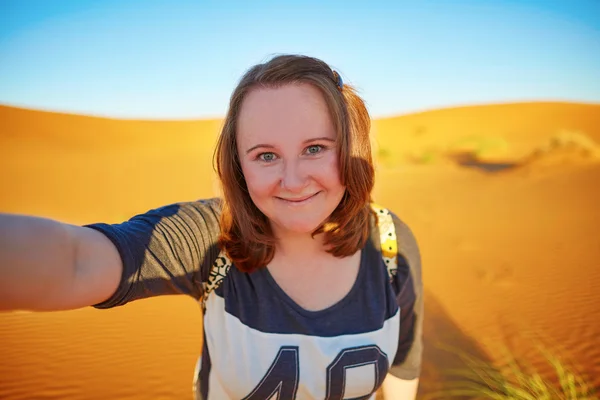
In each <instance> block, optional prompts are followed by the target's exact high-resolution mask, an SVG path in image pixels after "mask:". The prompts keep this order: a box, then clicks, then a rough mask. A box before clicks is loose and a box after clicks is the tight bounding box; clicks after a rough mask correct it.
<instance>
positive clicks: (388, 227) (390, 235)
mask: <svg viewBox="0 0 600 400" xmlns="http://www.w3.org/2000/svg"><path fill="white" fill-rule="evenodd" d="M371 208H372V209H373V211H375V213H376V214H377V227H378V229H379V240H380V242H381V255H382V257H383V262H384V263H385V266H386V268H387V271H388V276H389V278H390V280H393V279H394V277H395V276H396V272H397V271H398V244H397V242H396V227H395V226H394V221H393V219H392V214H391V213H390V211H389V210H388V209H386V208H383V207H381V206H379V205H377V204H375V203H372V204H371ZM231 265H232V262H231V260H230V259H229V257H228V256H227V253H226V252H225V251H224V250H221V252H220V253H219V256H218V257H217V259H216V260H215V262H214V263H213V265H212V267H211V269H210V275H209V277H208V280H207V281H206V282H203V283H202V288H203V290H204V294H203V296H202V299H201V300H200V301H201V305H202V310H205V308H206V299H207V298H208V295H209V294H210V293H211V292H212V291H213V290H215V289H216V288H218V287H219V286H220V285H221V283H222V282H223V279H225V277H226V276H227V273H228V272H229V269H230V268H231Z"/></svg>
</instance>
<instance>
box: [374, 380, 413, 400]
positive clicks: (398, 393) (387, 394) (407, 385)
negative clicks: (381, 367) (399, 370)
mask: <svg viewBox="0 0 600 400" xmlns="http://www.w3.org/2000/svg"><path fill="white" fill-rule="evenodd" d="M382 388H383V398H384V400H413V399H415V398H416V397H417V389H418V388H419V378H416V379H411V380H406V379H400V378H396V377H395V376H393V375H390V374H388V375H387V376H386V377H385V380H384V381H383V387H382Z"/></svg>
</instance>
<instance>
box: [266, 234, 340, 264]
mask: <svg viewBox="0 0 600 400" xmlns="http://www.w3.org/2000/svg"><path fill="white" fill-rule="evenodd" d="M276 237H277V244H276V252H277V253H279V254H278V256H281V257H284V258H286V259H292V260H298V261H301V260H303V259H307V258H310V259H312V258H314V257H315V256H323V255H327V254H328V253H327V252H326V251H325V250H326V247H325V244H324V240H325V238H324V234H322V233H320V234H318V235H315V236H314V237H313V236H312V235H311V234H310V233H296V232H281V231H279V232H276Z"/></svg>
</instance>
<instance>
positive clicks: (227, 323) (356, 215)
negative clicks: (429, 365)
mask: <svg viewBox="0 0 600 400" xmlns="http://www.w3.org/2000/svg"><path fill="white" fill-rule="evenodd" d="M369 129H370V119H369V115H368V112H367V110H366V108H365V106H364V103H363V102H362V100H361V99H360V98H359V97H358V96H357V94H356V93H355V91H354V90H353V89H352V87H350V86H348V85H344V84H343V82H342V80H341V78H340V76H339V74H337V73H336V72H334V71H332V70H331V69H330V67H329V66H328V65H327V64H325V63H324V62H322V61H320V60H318V59H315V58H311V57H305V56H293V55H286V56H278V57H275V58H273V59H271V60H270V61H268V62H266V63H264V64H259V65H256V66H254V67H253V68H251V69H250V70H249V71H248V72H247V73H246V74H245V75H244V77H243V78H242V80H241V81H240V83H239V85H238V86H237V88H236V89H235V90H234V92H233V94H232V97H231V102H230V107H229V111H228V114H227V117H226V120H225V123H224V127H223V130H222V132H221V135H220V137H219V141H218V144H217V149H216V153H215V155H216V164H217V171H218V175H219V178H220V180H221V183H222V188H223V199H222V201H221V200H219V199H210V200H205V201H197V202H186V203H178V204H172V205H168V206H164V207H161V208H158V209H155V210H151V211H148V212H146V213H144V214H141V215H137V216H135V217H133V218H131V219H130V220H129V221H126V222H124V223H122V224H115V225H108V224H102V223H98V224H92V225H87V226H84V227H77V226H73V225H68V224H63V223H60V222H57V221H52V220H48V219H43V218H34V217H27V216H18V215H1V216H0V218H1V219H0V268H2V279H1V280H0V281H1V282H2V283H0V285H1V286H0V289H1V291H0V296H1V297H0V306H1V307H2V308H3V309H30V310H64V309H74V308H78V307H84V306H89V305H94V307H97V308H110V307H115V306H120V305H123V304H126V303H127V302H130V301H133V300H136V299H141V298H146V297H150V296H157V295H163V294H188V295H190V296H193V297H194V298H196V299H200V298H202V296H203V293H204V289H205V288H206V285H205V284H206V282H207V281H208V280H209V277H210V274H211V273H213V272H214V271H213V272H211V266H212V265H213V263H215V260H217V258H218V257H219V254H220V251H221V250H222V251H223V252H224V253H222V254H226V258H223V260H224V261H223V262H226V263H227V262H229V261H230V262H231V263H232V265H233V266H234V268H230V269H229V270H228V272H227V274H226V275H223V276H222V277H221V278H223V279H221V280H220V281H219V282H220V285H219V286H218V287H216V288H215V290H214V292H211V295H209V296H205V297H206V299H203V300H206V301H205V302H204V301H203V304H205V307H206V309H205V315H204V330H205V333H204V347H203V353H202V357H201V359H200V361H199V364H198V368H197V371H196V377H195V378H196V379H195V391H196V395H197V397H198V398H203V399H242V398H243V399H261V400H262V399H265V400H266V399H271V398H273V396H275V398H279V399H293V398H296V399H313V398H325V399H342V398H361V399H367V398H371V397H372V396H374V395H373V394H374V393H375V392H376V391H377V390H378V389H379V388H380V387H381V388H383V393H384V397H385V399H410V398H414V397H415V394H416V390H417V385H418V376H419V369H420V361H421V351H422V345H421V331H422V329H421V326H422V317H423V301H422V284H421V273H420V258H419V253H418V249H417V245H416V242H415V239H414V237H413V235H412V234H411V232H410V230H409V229H408V227H407V226H406V225H404V224H403V223H402V222H401V221H400V220H399V219H398V218H397V217H396V216H393V222H394V225H395V231H396V234H397V236H398V255H399V257H398V270H397V273H396V274H395V275H394V276H393V279H392V280H390V279H389V277H388V274H387V269H386V266H385V264H384V262H383V260H382V254H381V252H380V250H379V244H380V242H378V240H379V239H378V232H377V231H378V229H377V225H376V222H375V221H376V217H375V215H374V213H373V212H372V211H371V190H372V188H373V180H374V171H373V164H372V159H371V148H370V143H369ZM30 248H34V249H36V251H35V252H31V251H28V249H30ZM217 263H218V261H217Z"/></svg>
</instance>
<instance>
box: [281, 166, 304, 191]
mask: <svg viewBox="0 0 600 400" xmlns="http://www.w3.org/2000/svg"><path fill="white" fill-rule="evenodd" d="M304 170H305V168H302V165H301V163H300V162H298V161H293V162H285V163H284V166H283V174H282V177H281V187H282V188H283V189H286V190H288V191H290V192H301V191H302V190H303V189H304V188H305V187H306V184H307V182H308V175H307V174H306V171H304Z"/></svg>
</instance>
